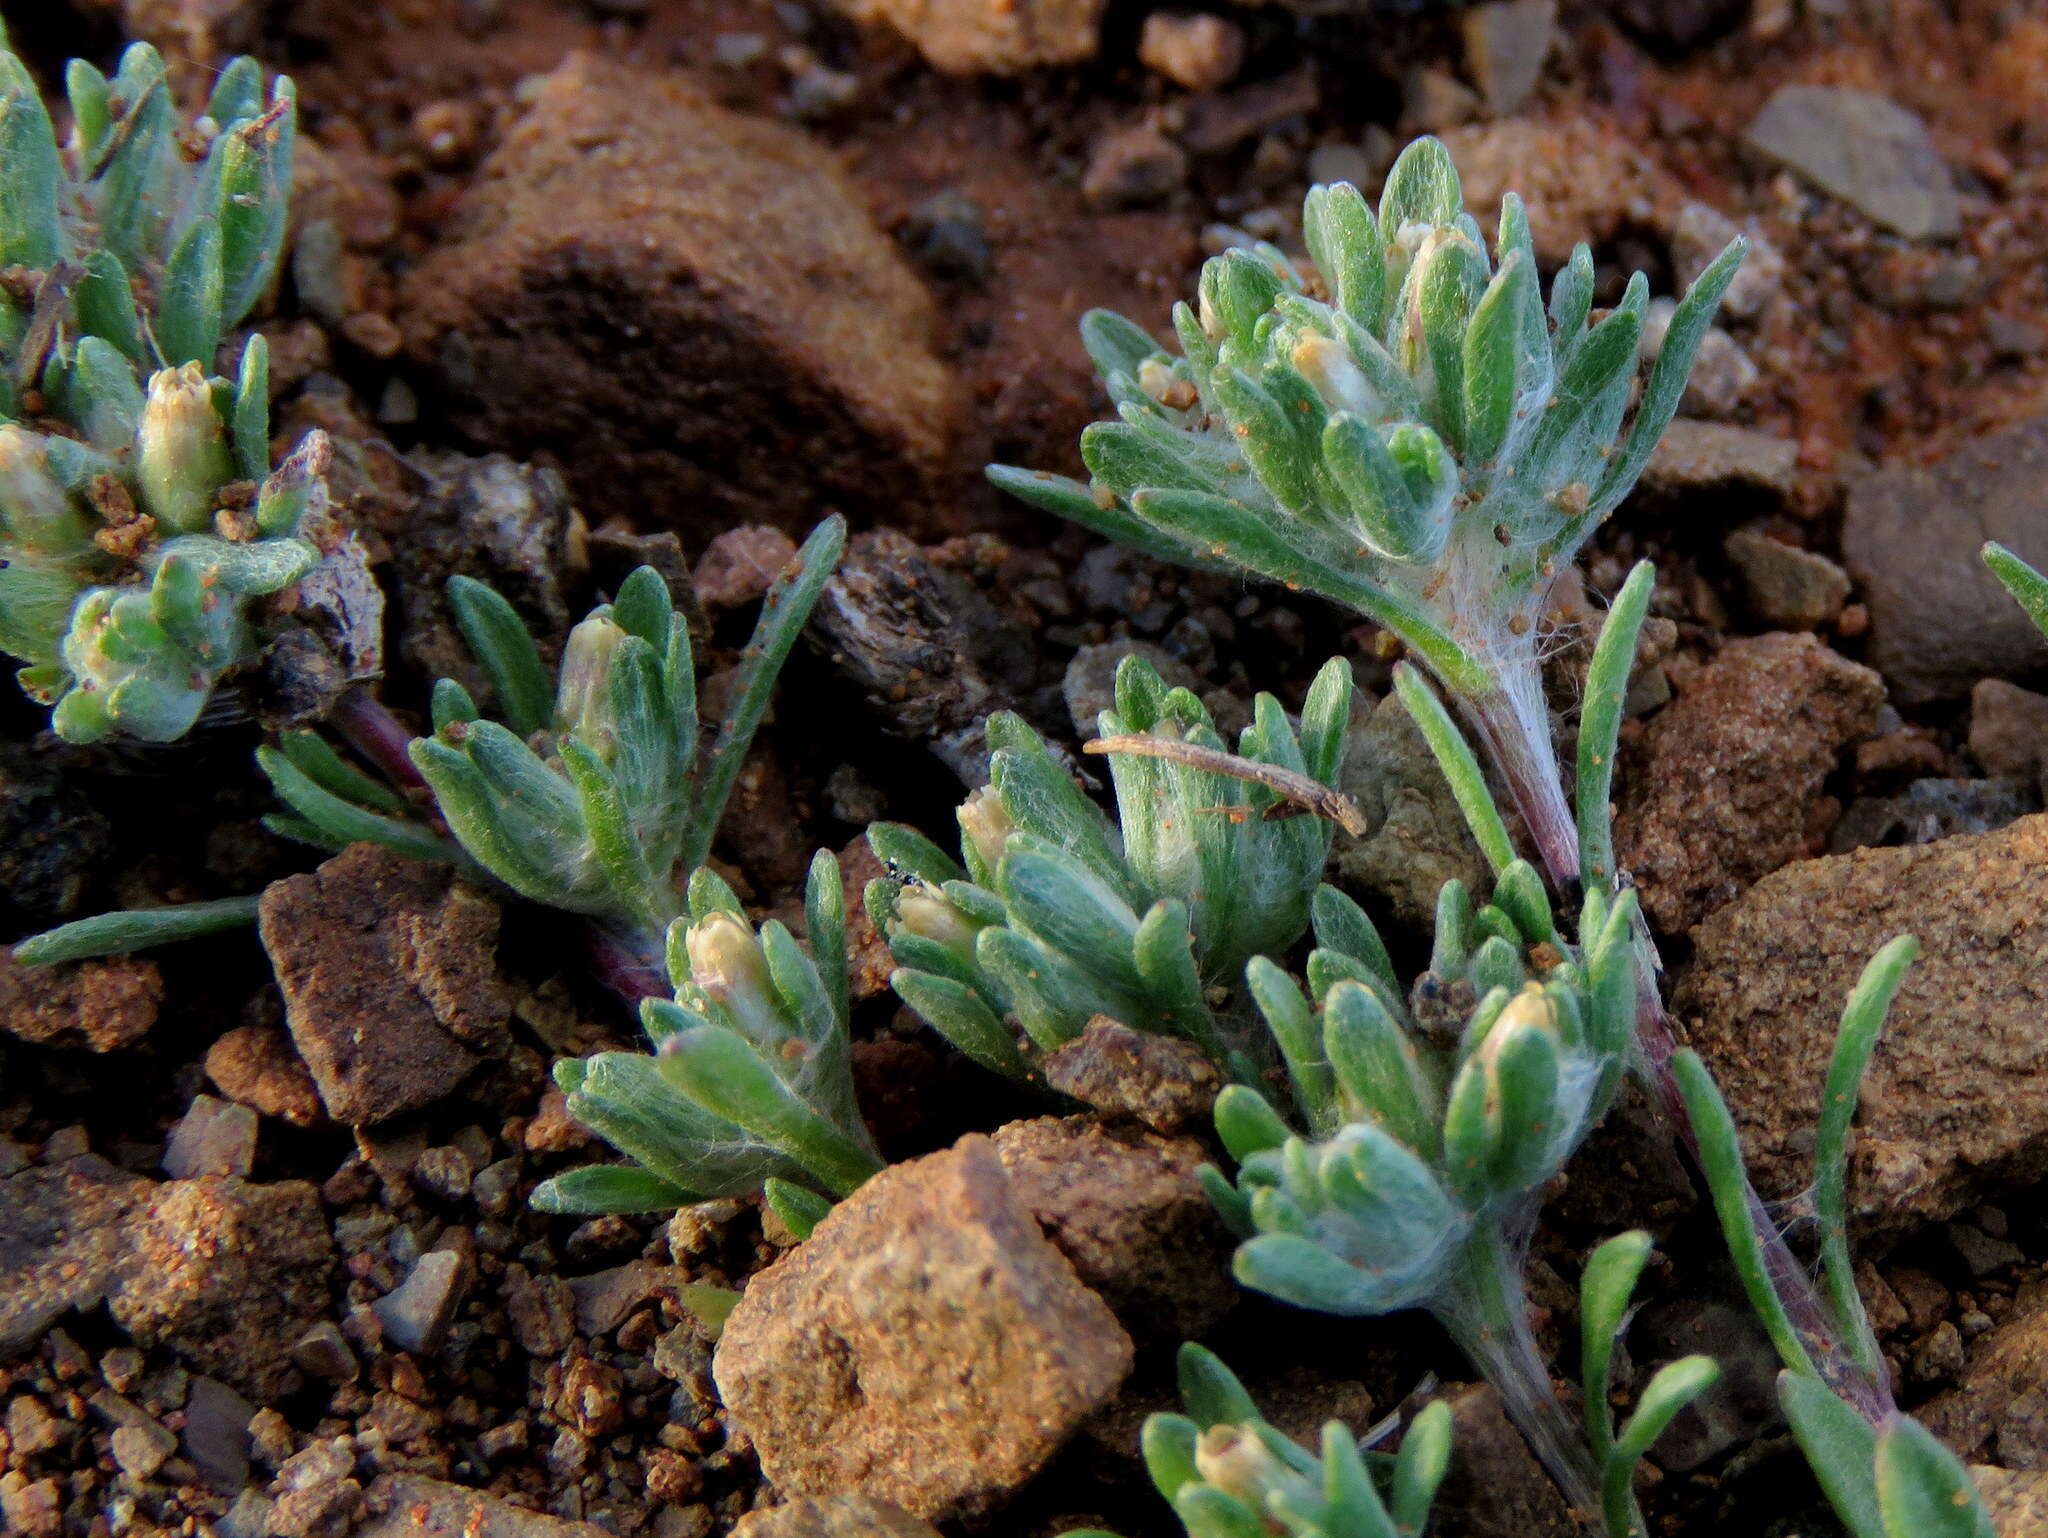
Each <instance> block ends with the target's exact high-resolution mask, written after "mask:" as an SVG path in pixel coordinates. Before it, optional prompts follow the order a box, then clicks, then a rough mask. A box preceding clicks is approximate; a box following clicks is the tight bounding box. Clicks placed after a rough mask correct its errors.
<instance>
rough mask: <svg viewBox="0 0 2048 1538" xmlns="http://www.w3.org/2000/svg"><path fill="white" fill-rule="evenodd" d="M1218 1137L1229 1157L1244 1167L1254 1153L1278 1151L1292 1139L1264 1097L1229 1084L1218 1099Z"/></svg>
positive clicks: (1216, 1110)
mask: <svg viewBox="0 0 2048 1538" xmlns="http://www.w3.org/2000/svg"><path fill="white" fill-rule="evenodd" d="M1214 1115H1215V1119H1216V1135H1217V1137H1219V1138H1221V1139H1222V1140H1223V1146H1224V1147H1225V1148H1226V1149H1228V1150H1229V1152H1230V1157H1231V1158H1233V1159H1235V1160H1237V1162H1238V1163H1240V1164H1242V1163H1243V1162H1244V1161H1245V1160H1246V1159H1249V1158H1250V1157H1251V1156H1252V1155H1253V1154H1255V1153H1261V1152H1264V1151H1265V1150H1267V1149H1269V1148H1278V1147H1280V1146H1281V1145H1282V1144H1284V1143H1285V1142H1286V1141H1287V1139H1288V1137H1289V1136H1290V1134H1289V1132H1288V1130H1287V1123H1286V1122H1284V1121H1282V1120H1281V1119H1280V1113H1279V1112H1278V1111H1275V1110H1274V1109H1273V1107H1272V1105H1271V1104H1270V1103H1269V1102H1268V1101H1267V1099H1266V1097H1265V1096H1264V1095H1261V1094H1260V1093H1259V1092H1258V1091H1257V1090H1255V1089H1248V1088H1246V1087H1245V1086H1244V1085H1242V1084H1227V1085H1225V1086H1224V1088H1223V1093H1222V1094H1220V1095H1218V1096H1217V1097H1216V1108H1215V1112H1214Z"/></svg>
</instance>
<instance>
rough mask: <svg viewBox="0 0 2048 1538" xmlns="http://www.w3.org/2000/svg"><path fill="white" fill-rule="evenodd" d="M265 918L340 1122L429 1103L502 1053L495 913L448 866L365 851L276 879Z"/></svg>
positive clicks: (299, 1031)
mask: <svg viewBox="0 0 2048 1538" xmlns="http://www.w3.org/2000/svg"><path fill="white" fill-rule="evenodd" d="M261 923H262V933H263V945H264V948H265V949H266V950H268V951H269V952H270V960H271V965H272V966H273V968H275V970H276V972H277V982H278V987H279V989H280V990H281V991H282V992H283V994H284V1000H285V1017H286V1020H287V1022H288V1023H289V1025H290V1026H291V1033H292V1040H293V1042H294V1043H295V1044H296V1045H297V1047H298V1049H299V1055H300V1057H302V1058H303V1059H304V1060H305V1063H306V1066H307V1067H308V1068H309V1069H311V1070H312V1074H313V1082H314V1084H315V1085H316V1086H317V1087H318V1089H319V1091H320V1099H321V1101H322V1102H323V1103H324V1104H325V1105H326V1107H327V1110H328V1114H329V1115H331V1116H333V1117H334V1118H335V1120H337V1121H345V1122H350V1123H354V1124H357V1125H362V1124H367V1123H372V1122H378V1121H382V1120H384V1119H385V1118H387V1117H391V1116H396V1115H397V1114H398V1113H399V1112H401V1111H411V1110H416V1109H418V1108H419V1107H421V1106H423V1105H430V1104H432V1103H433V1102H434V1101H436V1100H438V1099H440V1098H441V1097H442V1096H443V1095H445V1094H447V1093H448V1092H449V1091H451V1090H453V1089H454V1088H455V1086H456V1085H458V1084H460V1083H461V1082H462V1081H463V1079H464V1078H466V1077H467V1076H468V1075H469V1074H470V1073H471V1072H473V1071H474V1070H475V1069H476V1068H477V1067H479V1066H480V1065H481V1064H482V1063H483V1062H484V1061H486V1059H488V1058H491V1057H496V1056H500V1055H502V1054H503V1052H504V1051H505V1049H506V1046H507V1042H508V1038H507V1035H506V1030H505V1021H506V1018H507V1015H508V1014H509V1005H508V1003H507V1001H506V999H505V997H504V992H503V990H502V989H501V988H500V986H499V983H498V976H497V967H496V962H495V959H494V956H493V948H494V946H495V944H496V941H497V933H498V908H497V904H495V903H493V902H492V901H491V900H490V899H489V898H487V897H484V896H483V895H481V894H480V893H478V892H476V891H474V890H472V889H471V888H469V887H467V886H465V885H463V884H462V883H461V882H459V881H458V880H456V879H455V877H454V875H453V873H452V872H450V871H449V870H447V869H446V868H445V867H442V866H436V865H428V864H425V863H423V862H421V861H418V860H408V859H404V858H402V857H400V856H398V855H395V854H392V853H390V852H389V851H388V850H384V849H380V848H378V847H377V846H376V845H374V844H357V845H354V846H353V847H351V848H349V849H346V850H344V851H343V852H342V853H340V854H338V855H336V856H335V857H334V858H333V859H331V860H329V861H328V862H327V863H326V864H325V865H322V866H321V867H320V868H319V869H318V870H317V871H313V872H311V873H309V874H307V875H302V876H292V877H290V878H288V879H287V880H284V881H279V882H276V883H274V884H273V885H272V886H271V887H270V889H269V890H268V891H266V892H265V893H264V894H263V906H262V920H261Z"/></svg>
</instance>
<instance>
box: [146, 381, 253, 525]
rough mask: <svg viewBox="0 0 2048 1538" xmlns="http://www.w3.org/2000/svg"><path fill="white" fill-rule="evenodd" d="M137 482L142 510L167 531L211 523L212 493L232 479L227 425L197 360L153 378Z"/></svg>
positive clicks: (232, 466) (147, 405)
mask: <svg viewBox="0 0 2048 1538" xmlns="http://www.w3.org/2000/svg"><path fill="white" fill-rule="evenodd" d="M137 444H138V450H139V452H138V454H137V459H136V482H137V485H138V487H139V488H140V490H141V492H142V506H143V510H144V511H145V512H147V513H148V514H149V515H150V516H151V517H152V518H154V519H156V521H157V527H158V528H159V529H160V530H161V531H162V532H163V533H165V534H199V533H204V532H205V531H207V530H208V529H210V528H211V527H212V526H213V504H214V496H215V493H217V492H218V491H219V490H220V488H221V487H222V486H224V485H226V484H227V482H228V481H230V480H232V479H233V478H234V463H233V461H232V460H231V459H230V458H229V456H228V437H227V428H226V426H225V424H223V423H222V421H221V419H220V413H219V412H218V411H216V410H214V407H213V388H212V386H210V385H208V384H207V382H206V372H205V370H203V369H202V368H200V366H199V365H198V364H197V363H187V364H184V365H183V366H182V367H179V368H167V369H163V370H161V371H159V372H158V373H156V374H155V375H153V376H151V378H150V381H149V399H148V401H147V403H146V404H145V405H144V406H143V408H142V427H141V430H140V432H139V433H138V434H137Z"/></svg>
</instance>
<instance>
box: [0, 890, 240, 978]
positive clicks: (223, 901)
mask: <svg viewBox="0 0 2048 1538" xmlns="http://www.w3.org/2000/svg"><path fill="white" fill-rule="evenodd" d="M258 901H259V899H258V898H255V897H223V898H220V899H218V900H216V901H213V902H196V903H177V904H174V905H172V906H170V907H167V908H141V909H133V910H129V911H126V912H120V913H101V914H96V915H95V916H94V917H92V918H89V919H77V920H75V921H73V922H72V923H69V924H59V925H58V926H57V927H56V928H55V929H46V930H44V931H43V932H42V933H41V934H36V935H30V936H29V937H28V938H27V939H25V940H21V941H18V942H17V943H16V944H15V946H14V951H13V955H14V960H15V962H16V963H17V964H19V965H21V966H24V967H47V966H54V965H56V964H57V963H58V962H62V961H87V960H91V959H92V958H94V957H96V956H125V955H127V954H128V953H129V952H131V951H142V950H150V949H153V948H154V947H156V946H159V945H172V944H176V943H177V942H179V941H181V940H193V939H197V938H198V937H199V936H201V935H210V934H218V933H219V932H220V931H222V930H225V929H244V928H247V927H248V926H250V925H252V924H254V923H255V922H256V909H257V903H258Z"/></svg>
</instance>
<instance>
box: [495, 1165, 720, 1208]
mask: <svg viewBox="0 0 2048 1538" xmlns="http://www.w3.org/2000/svg"><path fill="white" fill-rule="evenodd" d="M691 1199H692V1198H691V1195H690V1193H689V1192H688V1191H685V1190H683V1189H682V1187H680V1186H674V1185H670V1184H669V1183H668V1182H667V1181H666V1180H663V1179H662V1178H661V1177H660V1176H659V1175H657V1174H655V1173H654V1172H653V1171H652V1170H644V1169H641V1168H639V1167H638V1166H637V1165H631V1164H586V1165H584V1166H583V1168H581V1169H573V1170H564V1171H563V1172H562V1173H561V1174H559V1175H556V1176H554V1177H553V1178H552V1179H549V1180H544V1181H542V1182H541V1183H540V1184H539V1185H537V1186H535V1187H534V1189H533V1209H534V1211H536V1212H555V1213H563V1214H566V1215H569V1216H574V1217H598V1216H603V1215H607V1214H612V1213H635V1212H673V1211H674V1210H675V1209H676V1208H678V1207H681V1206H683V1205H685V1204H686V1203H688V1202H689V1201H690V1200H691Z"/></svg>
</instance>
